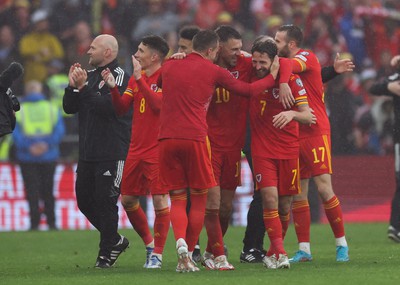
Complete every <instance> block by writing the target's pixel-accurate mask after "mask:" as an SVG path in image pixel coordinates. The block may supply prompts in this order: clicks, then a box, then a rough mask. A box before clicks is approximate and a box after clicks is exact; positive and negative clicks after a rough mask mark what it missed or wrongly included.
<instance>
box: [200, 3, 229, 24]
mask: <svg viewBox="0 0 400 285" xmlns="http://www.w3.org/2000/svg"><path fill="white" fill-rule="evenodd" d="M198 2H199V3H198V7H197V9H196V14H195V16H194V23H195V25H197V26H199V28H201V29H210V28H213V27H215V25H216V24H217V18H218V15H219V14H220V13H221V12H222V11H223V10H224V5H223V4H222V1H219V0H200V1H198Z"/></svg>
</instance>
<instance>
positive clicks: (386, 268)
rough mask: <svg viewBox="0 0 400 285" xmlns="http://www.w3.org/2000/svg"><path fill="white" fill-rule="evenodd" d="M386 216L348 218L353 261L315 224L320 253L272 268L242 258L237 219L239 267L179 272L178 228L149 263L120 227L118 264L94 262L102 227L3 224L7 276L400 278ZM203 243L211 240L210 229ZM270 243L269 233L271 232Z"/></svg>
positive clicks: (398, 248)
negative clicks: (10, 228)
mask: <svg viewBox="0 0 400 285" xmlns="http://www.w3.org/2000/svg"><path fill="white" fill-rule="evenodd" d="M386 230H387V225H386V224H382V223H368V224H347V225H346V236H347V240H348V243H349V246H350V259H351V260H350V262H347V263H337V262H336V261H335V243H334V238H333V235H332V232H331V230H330V227H329V225H312V229H311V238H312V244H311V249H312V252H313V258H314V260H313V261H312V262H310V263H301V264H293V265H292V267H291V268H290V269H289V270H267V269H266V268H264V267H263V266H262V265H261V264H242V263H240V262H239V254H240V251H241V248H242V239H243V234H244V228H243V227H231V228H229V230H228V233H227V236H226V244H227V246H228V249H229V261H230V262H231V263H232V264H233V265H234V266H235V267H236V269H235V270H234V271H229V272H228V271H225V272H216V271H207V270H205V269H204V268H201V271H200V272H196V273H183V274H180V273H176V272H175V266H176V263H177V258H176V254H175V251H174V245H175V243H174V241H173V236H172V231H170V233H169V238H168V241H167V244H166V248H165V252H164V257H163V262H164V263H163V268H162V269H161V270H148V269H144V268H143V263H144V259H145V250H144V246H143V244H142V242H141V241H140V240H139V238H138V235H137V234H136V232H134V231H133V230H132V229H129V230H121V231H120V232H121V234H123V235H125V236H126V237H127V238H128V239H129V240H130V241H131V245H130V248H129V249H128V250H127V251H126V252H125V253H123V254H122V255H121V256H120V258H119V260H118V262H117V264H116V265H115V267H114V268H111V269H106V270H99V269H94V268H93V265H94V262H95V259H96V254H97V250H98V249H97V246H98V240H99V235H98V232H97V231H52V232H1V233H0V253H1V258H0V284H2V285H18V284H35V285H36V284H39V285H42V284H51V285H64V284H65V285H75V284H93V285H97V284H108V285H118V284H129V285H135V284H145V285H162V284H174V285H184V284H191V285H192V284H193V285H195V284H201V285H209V284H221V285H225V284H227V285H233V284H288V285H290V284H295V285H299V284H327V285H332V284H341V285H344V284H351V285H358V284H374V285H375V284H377V285H380V284H399V281H400V244H396V243H394V242H392V241H390V240H388V239H387V236H386ZM200 243H201V245H202V249H204V245H205V243H206V237H205V230H203V232H202V235H201V239H200ZM265 243H266V246H267V245H268V238H265ZM285 248H286V250H287V252H288V254H289V257H290V256H291V255H292V254H293V253H294V252H295V251H296V250H297V244H296V239H295V234H294V230H293V225H290V227H289V231H288V234H287V238H286V240H285Z"/></svg>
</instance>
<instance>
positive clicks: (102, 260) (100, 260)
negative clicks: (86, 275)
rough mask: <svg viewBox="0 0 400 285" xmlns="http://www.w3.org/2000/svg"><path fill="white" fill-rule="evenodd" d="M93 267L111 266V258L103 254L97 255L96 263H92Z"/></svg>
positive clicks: (103, 267)
mask: <svg viewBox="0 0 400 285" xmlns="http://www.w3.org/2000/svg"><path fill="white" fill-rule="evenodd" d="M94 267H95V268H98V269H105V268H110V267H111V260H110V259H109V258H107V257H105V256H99V257H97V260H96V264H95V265H94Z"/></svg>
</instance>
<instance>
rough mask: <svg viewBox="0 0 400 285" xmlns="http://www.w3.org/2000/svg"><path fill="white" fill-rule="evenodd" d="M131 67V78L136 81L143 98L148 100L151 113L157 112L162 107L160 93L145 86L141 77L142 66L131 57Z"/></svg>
mask: <svg viewBox="0 0 400 285" xmlns="http://www.w3.org/2000/svg"><path fill="white" fill-rule="evenodd" d="M132 65H133V76H134V77H135V79H136V83H137V86H138V88H139V90H140V91H141V92H142V94H143V96H144V97H145V98H146V100H148V102H149V105H150V108H151V109H152V110H153V111H156V112H159V111H160V110H161V105H162V93H161V92H154V91H153V90H151V89H150V86H149V85H147V83H146V81H145V80H144V79H143V77H142V72H141V71H142V66H141V65H140V63H139V61H138V60H137V59H136V58H135V57H134V56H133V55H132Z"/></svg>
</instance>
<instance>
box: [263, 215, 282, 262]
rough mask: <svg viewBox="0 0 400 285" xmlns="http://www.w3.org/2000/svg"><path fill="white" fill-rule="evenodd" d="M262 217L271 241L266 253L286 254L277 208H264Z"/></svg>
mask: <svg viewBox="0 0 400 285" xmlns="http://www.w3.org/2000/svg"><path fill="white" fill-rule="evenodd" d="M263 218H264V225H265V230H266V232H267V234H268V237H269V240H270V242H271V244H270V247H269V250H268V252H267V255H268V256H271V255H273V254H276V256H277V257H278V256H279V254H286V251H285V249H284V248H283V239H282V224H281V221H280V219H279V214H278V210H277V209H264V211H263Z"/></svg>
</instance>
